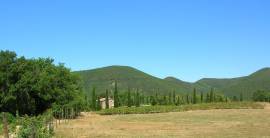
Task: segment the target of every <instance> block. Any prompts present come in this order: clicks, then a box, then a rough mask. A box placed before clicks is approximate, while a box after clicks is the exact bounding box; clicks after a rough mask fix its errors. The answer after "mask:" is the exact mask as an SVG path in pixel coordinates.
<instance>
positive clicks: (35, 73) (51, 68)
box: [0, 51, 83, 115]
mask: <svg viewBox="0 0 270 138" xmlns="http://www.w3.org/2000/svg"><path fill="white" fill-rule="evenodd" d="M53 62H54V61H53V60H52V59H49V58H45V59H44V58H39V59H26V58H25V57H17V55H16V54H15V53H14V52H10V51H1V52H0V91H1V93H0V110H1V112H10V113H12V114H16V111H18V113H19V114H20V115H24V114H28V115H37V114H40V113H42V112H44V111H45V110H46V109H48V108H50V107H52V105H59V106H64V105H81V101H82V99H83V98H82V93H81V87H80V85H79V82H80V81H79V78H78V77H77V76H76V75H74V74H72V73H71V71H70V70H69V69H67V68H65V67H64V65H63V64H59V65H55V64H54V63H53Z"/></svg>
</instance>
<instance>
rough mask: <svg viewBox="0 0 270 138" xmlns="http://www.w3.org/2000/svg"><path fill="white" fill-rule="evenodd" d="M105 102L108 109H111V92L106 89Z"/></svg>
mask: <svg viewBox="0 0 270 138" xmlns="http://www.w3.org/2000/svg"><path fill="white" fill-rule="evenodd" d="M105 100H106V101H105V102H106V109H109V92H108V89H106V97H105Z"/></svg>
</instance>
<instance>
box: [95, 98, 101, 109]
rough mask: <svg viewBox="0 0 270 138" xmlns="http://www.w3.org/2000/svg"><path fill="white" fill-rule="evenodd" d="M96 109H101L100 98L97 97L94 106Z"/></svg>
mask: <svg viewBox="0 0 270 138" xmlns="http://www.w3.org/2000/svg"><path fill="white" fill-rule="evenodd" d="M96 110H98V111H99V110H101V103H100V98H98V100H97V107H96Z"/></svg>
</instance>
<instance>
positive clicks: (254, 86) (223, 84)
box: [196, 68, 270, 98]
mask: <svg viewBox="0 0 270 138" xmlns="http://www.w3.org/2000/svg"><path fill="white" fill-rule="evenodd" d="M196 84H200V85H208V86H210V87H213V88H215V89H217V90H219V91H222V92H223V93H224V94H225V95H227V96H239V95H240V93H242V94H243V95H244V97H246V98H250V97H251V96H252V94H253V93H254V92H255V91H257V90H267V91H269V90H270V68H264V69H261V70H259V71H257V72H255V73H253V74H251V75H249V76H245V77H239V78H232V79H201V80H199V81H197V82H196Z"/></svg>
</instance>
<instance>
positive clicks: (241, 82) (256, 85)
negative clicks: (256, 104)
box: [75, 66, 270, 98]
mask: <svg viewBox="0 0 270 138" xmlns="http://www.w3.org/2000/svg"><path fill="white" fill-rule="evenodd" d="M75 73H77V74H79V75H80V76H81V78H82V80H83V82H82V83H83V87H84V89H85V92H87V93H90V92H91V90H92V88H93V87H94V86H95V87H96V90H97V93H104V92H105V90H106V89H109V90H113V88H114V81H115V80H117V82H118V87H119V89H120V91H122V92H123V91H126V90H127V89H128V88H131V89H133V90H135V89H137V88H138V89H139V90H140V91H142V92H143V93H145V94H155V93H156V92H158V93H160V94H165V93H169V92H172V91H173V90H175V91H176V93H178V94H184V93H189V92H192V91H193V89H194V88H196V89H197V90H198V91H202V92H209V91H210V89H211V88H214V89H215V91H217V92H221V93H223V94H224V95H227V96H239V95H240V93H243V95H244V97H249V98H250V97H251V96H252V94H253V92H255V91H257V90H270V68H264V69H262V70H259V71H257V72H255V73H253V74H251V75H249V76H245V77H239V78H231V79H216V78H204V79H201V80H199V81H197V82H195V83H189V82H185V81H182V80H179V79H177V78H174V77H167V78H165V79H160V78H157V77H154V76H151V75H149V74H146V73H144V72H142V71H139V70H137V69H135V68H132V67H127V66H109V67H104V68H98V69H93V70H85V71H77V72H75Z"/></svg>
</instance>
